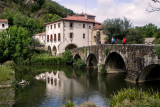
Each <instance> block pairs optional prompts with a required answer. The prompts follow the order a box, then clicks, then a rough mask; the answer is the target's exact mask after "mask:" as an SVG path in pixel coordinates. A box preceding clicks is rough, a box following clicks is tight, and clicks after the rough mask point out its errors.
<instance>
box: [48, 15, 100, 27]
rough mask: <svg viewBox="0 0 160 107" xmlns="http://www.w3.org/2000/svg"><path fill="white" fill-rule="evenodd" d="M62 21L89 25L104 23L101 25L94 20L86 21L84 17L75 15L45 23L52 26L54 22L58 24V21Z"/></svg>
mask: <svg viewBox="0 0 160 107" xmlns="http://www.w3.org/2000/svg"><path fill="white" fill-rule="evenodd" d="M61 20H68V21H78V22H88V23H96V24H102V23H100V22H97V21H94V20H91V19H85V17H84V16H80V15H73V16H70V15H69V16H67V17H66V18H61V19H60V20H57V21H53V22H48V23H45V25H47V24H51V23H54V22H58V21H61Z"/></svg>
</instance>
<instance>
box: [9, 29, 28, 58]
mask: <svg viewBox="0 0 160 107" xmlns="http://www.w3.org/2000/svg"><path fill="white" fill-rule="evenodd" d="M8 34H9V41H8V42H9V43H8V46H7V50H9V54H10V58H11V59H12V60H14V61H16V60H17V59H19V58H21V59H23V60H25V59H27V58H28V55H29V54H28V50H29V48H28V47H29V45H30V42H31V35H30V32H29V31H28V30H26V29H25V28H22V27H17V26H13V27H10V28H9V30H8Z"/></svg>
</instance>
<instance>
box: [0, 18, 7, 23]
mask: <svg viewBox="0 0 160 107" xmlns="http://www.w3.org/2000/svg"><path fill="white" fill-rule="evenodd" d="M0 22H8V19H0Z"/></svg>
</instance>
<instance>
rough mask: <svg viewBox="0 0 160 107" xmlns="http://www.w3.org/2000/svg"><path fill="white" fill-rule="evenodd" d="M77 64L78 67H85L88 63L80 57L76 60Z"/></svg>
mask: <svg viewBox="0 0 160 107" xmlns="http://www.w3.org/2000/svg"><path fill="white" fill-rule="evenodd" d="M75 66H76V67H77V68H85V67H86V64H85V62H84V61H83V60H82V59H78V60H76V61H75Z"/></svg>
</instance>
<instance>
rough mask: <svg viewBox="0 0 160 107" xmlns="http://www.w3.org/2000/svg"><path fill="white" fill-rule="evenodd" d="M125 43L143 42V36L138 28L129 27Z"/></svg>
mask: <svg viewBox="0 0 160 107" xmlns="http://www.w3.org/2000/svg"><path fill="white" fill-rule="evenodd" d="M126 39H127V43H129V44H142V43H144V37H143V35H142V34H140V33H139V28H138V27H136V28H131V29H129V33H128V35H127V37H126Z"/></svg>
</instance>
